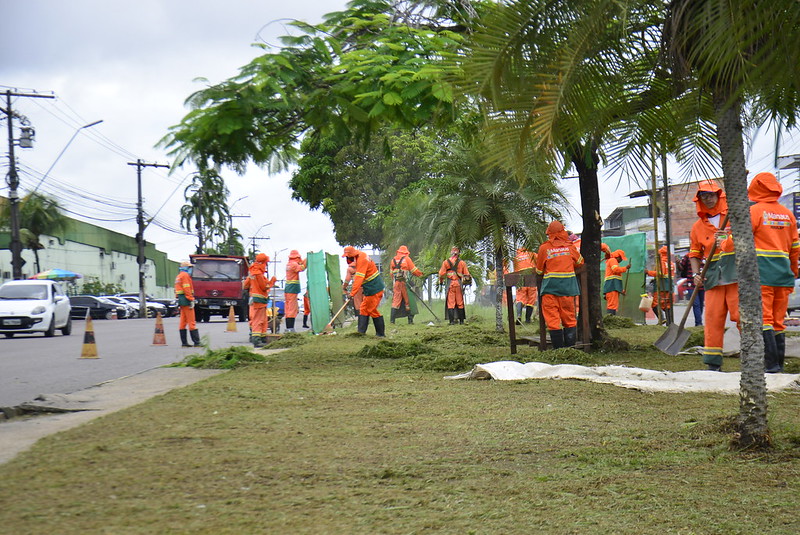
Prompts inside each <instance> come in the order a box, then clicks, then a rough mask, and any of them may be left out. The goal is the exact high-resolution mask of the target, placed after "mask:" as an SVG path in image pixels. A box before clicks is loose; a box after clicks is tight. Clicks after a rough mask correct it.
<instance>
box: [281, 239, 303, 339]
mask: <svg viewBox="0 0 800 535" xmlns="http://www.w3.org/2000/svg"><path fill="white" fill-rule="evenodd" d="M305 269H306V261H305V260H303V259H302V258H301V256H300V253H298V252H297V251H296V250H292V251H290V252H289V261H288V262H287V263H286V284H285V286H284V287H283V295H284V298H285V302H284V320H285V321H286V332H287V333H293V332H295V331H294V322H295V318H297V313H298V312H299V311H300V307H299V304H298V295H300V272H301V271H305Z"/></svg>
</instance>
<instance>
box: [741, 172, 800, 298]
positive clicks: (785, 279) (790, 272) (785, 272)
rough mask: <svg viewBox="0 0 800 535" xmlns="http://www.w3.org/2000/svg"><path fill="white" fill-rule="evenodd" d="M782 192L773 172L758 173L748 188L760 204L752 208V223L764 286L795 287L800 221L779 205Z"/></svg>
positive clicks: (751, 195)
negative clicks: (799, 223)
mask: <svg viewBox="0 0 800 535" xmlns="http://www.w3.org/2000/svg"><path fill="white" fill-rule="evenodd" d="M782 193H783V187H782V186H781V185H780V183H779V182H778V180H777V179H776V178H775V175H773V174H772V173H759V174H757V175H756V176H755V178H753V181H752V182H751V183H750V187H749V188H748V189H747V194H748V196H749V197H750V200H751V201H754V202H755V203H756V204H754V205H753V206H751V207H750V221H751V223H752V225H753V237H754V238H755V242H756V256H757V257H758V272H759V274H760V276H761V284H762V285H763V286H784V287H790V288H793V287H794V279H795V278H796V277H797V261H798V258H799V257H800V241H799V240H798V233H797V220H796V219H795V217H794V215H793V214H792V212H790V211H789V210H788V209H787V208H786V207H784V206H783V205H781V204H780V203H778V199H779V198H780V196H781V194H782Z"/></svg>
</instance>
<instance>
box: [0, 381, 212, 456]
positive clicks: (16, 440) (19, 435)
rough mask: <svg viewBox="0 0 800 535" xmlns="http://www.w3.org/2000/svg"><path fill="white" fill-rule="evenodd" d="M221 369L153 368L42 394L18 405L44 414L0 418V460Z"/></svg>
mask: <svg viewBox="0 0 800 535" xmlns="http://www.w3.org/2000/svg"><path fill="white" fill-rule="evenodd" d="M222 371H224V370H198V369H195V368H153V369H150V370H145V371H143V372H141V373H137V374H135V375H129V376H127V377H121V378H119V379H115V380H113V381H107V382H105V383H101V384H98V385H94V386H92V387H89V388H86V389H84V390H79V391H77V392H73V393H71V394H44V395H41V396H38V397H37V398H36V399H35V400H33V401H29V402H27V403H24V404H22V405H20V407H21V408H23V409H26V410H29V411H37V410H41V411H42V412H46V413H48V414H47V415H46V416H33V417H30V418H28V417H22V418H13V419H11V420H8V421H2V422H0V464H2V463H5V462H8V461H10V460H11V459H13V458H14V457H15V456H16V455H17V454H18V453H20V452H23V451H25V450H27V449H29V448H30V447H31V446H33V444H34V443H36V441H37V440H39V439H40V438H43V437H45V436H47V435H50V434H53V433H58V432H59V431H64V430H67V429H71V428H73V427H76V426H79V425H81V424H84V423H86V422H88V421H90V420H93V419H95V418H98V417H100V416H104V415H106V414H110V413H112V412H115V411H118V410H120V409H124V408H127V407H131V406H133V405H136V404H138V403H141V402H143V401H146V400H148V399H150V398H152V397H154V396H158V395H160V394H164V393H166V392H169V391H170V390H173V389H175V388H180V387H183V386H187V385H190V384H192V383H196V382H197V381H200V380H201V379H205V378H207V377H211V376H214V375H217V374H219V373H221V372H222Z"/></svg>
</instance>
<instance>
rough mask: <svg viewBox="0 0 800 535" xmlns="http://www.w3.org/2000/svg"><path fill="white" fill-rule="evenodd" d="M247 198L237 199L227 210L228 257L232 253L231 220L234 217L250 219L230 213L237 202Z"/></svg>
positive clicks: (246, 196)
mask: <svg viewBox="0 0 800 535" xmlns="http://www.w3.org/2000/svg"><path fill="white" fill-rule="evenodd" d="M248 197H249V195H245V196H243V197H239V198H238V199H236V200H235V201H233V204H231V205H230V207H229V208H228V254H229V255H232V254H233V252H234V251H233V218H234V217H250V216H249V215H233V214H232V213H231V212H233V207H234V206H236V203H237V202H239V201H241V200H243V199H246V198H248Z"/></svg>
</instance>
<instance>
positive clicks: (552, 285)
mask: <svg viewBox="0 0 800 535" xmlns="http://www.w3.org/2000/svg"><path fill="white" fill-rule="evenodd" d="M583 264H584V262H583V257H582V256H581V253H579V252H578V250H577V249H576V248H575V246H574V245H573V242H572V241H571V240H570V239H569V235H567V231H566V230H564V224H563V223H561V221H553V222H552V223H550V224H549V225H548V226H547V241H546V242H544V243H543V244H542V245H541V246H540V247H539V252H538V253H537V254H536V274H537V275H538V276H539V277H541V278H542V285H541V288H540V290H539V291H540V293H541V295H542V315H544V321H545V324H546V325H547V331H548V333H549V334H550V341H551V342H552V344H553V349H558V348H560V347H572V346H574V345H575V342H576V340H577V325H578V321H577V318H576V316H575V296H576V295H579V294H580V289H579V287H578V278H577V277H576V276H575V271H576V270H577V269H580V267H581V266H583Z"/></svg>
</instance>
